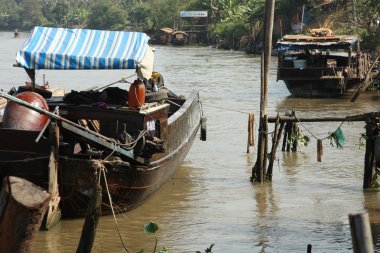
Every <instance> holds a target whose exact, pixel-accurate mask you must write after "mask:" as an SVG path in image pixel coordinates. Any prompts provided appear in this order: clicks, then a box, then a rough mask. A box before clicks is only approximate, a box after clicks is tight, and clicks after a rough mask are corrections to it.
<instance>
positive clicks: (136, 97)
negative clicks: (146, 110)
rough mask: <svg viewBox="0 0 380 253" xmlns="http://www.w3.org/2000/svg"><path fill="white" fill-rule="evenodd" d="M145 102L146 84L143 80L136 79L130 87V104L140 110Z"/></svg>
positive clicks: (132, 107)
mask: <svg viewBox="0 0 380 253" xmlns="http://www.w3.org/2000/svg"><path fill="white" fill-rule="evenodd" d="M144 104H145V85H144V83H143V82H142V81H141V80H135V81H134V82H133V83H132V84H131V87H129V94H128V106H129V108H130V109H134V110H138V109H140V108H141V107H142V106H143V105H144Z"/></svg>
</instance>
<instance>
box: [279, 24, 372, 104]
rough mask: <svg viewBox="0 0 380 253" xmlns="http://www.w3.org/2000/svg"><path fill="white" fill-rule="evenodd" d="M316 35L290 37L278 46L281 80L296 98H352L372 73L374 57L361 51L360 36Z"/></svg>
mask: <svg viewBox="0 0 380 253" xmlns="http://www.w3.org/2000/svg"><path fill="white" fill-rule="evenodd" d="M313 31H314V33H313V34H311V35H286V36H284V37H283V38H282V39H281V40H279V41H278V42H277V50H278V69H277V80H283V81H284V82H285V84H286V87H287V88H288V90H289V92H290V93H291V95H292V96H294V97H306V98H314V97H322V98H324V97H339V96H344V95H348V94H352V93H353V92H354V91H355V90H356V89H357V87H358V85H359V84H360V83H361V82H362V81H363V80H364V79H365V78H366V74H367V72H368V71H370V66H371V59H370V56H369V55H368V54H365V53H363V52H361V51H360V45H359V39H358V37H357V36H353V35H340V36H334V35H333V34H332V32H331V30H328V32H326V29H316V30H313ZM315 31H317V32H315ZM369 74H370V75H372V74H373V75H375V74H376V73H372V72H371V73H369Z"/></svg>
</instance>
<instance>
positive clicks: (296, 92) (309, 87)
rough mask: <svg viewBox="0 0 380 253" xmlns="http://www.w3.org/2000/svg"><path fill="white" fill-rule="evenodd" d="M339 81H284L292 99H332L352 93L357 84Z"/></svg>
mask: <svg viewBox="0 0 380 253" xmlns="http://www.w3.org/2000/svg"><path fill="white" fill-rule="evenodd" d="M342 81H343V80H341V79H325V80H284V82H285V84H286V87H287V88H288V90H289V92H290V93H291V95H292V96H293V97H300V98H333V97H342V96H347V95H350V94H352V93H353V91H354V88H355V87H357V85H358V83H359V82H353V81H352V82H348V83H347V84H343V83H344V82H343V83H342Z"/></svg>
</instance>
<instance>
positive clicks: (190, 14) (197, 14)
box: [179, 11, 207, 18]
mask: <svg viewBox="0 0 380 253" xmlns="http://www.w3.org/2000/svg"><path fill="white" fill-rule="evenodd" d="M179 16H180V17H181V18H207V11H181V12H180V13H179Z"/></svg>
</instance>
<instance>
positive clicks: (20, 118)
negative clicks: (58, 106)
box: [3, 91, 49, 131]
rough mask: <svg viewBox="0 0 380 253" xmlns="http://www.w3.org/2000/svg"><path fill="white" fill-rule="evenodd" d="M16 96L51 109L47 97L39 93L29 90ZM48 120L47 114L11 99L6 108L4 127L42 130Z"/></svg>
mask: <svg viewBox="0 0 380 253" xmlns="http://www.w3.org/2000/svg"><path fill="white" fill-rule="evenodd" d="M16 97H17V98H19V99H21V100H24V101H26V102H29V103H31V104H32V105H34V106H37V107H40V108H42V109H44V110H49V107H48V105H47V103H46V101H45V99H44V98H43V97H42V96H41V95H39V94H37V93H34V92H31V91H27V92H22V93H20V94H18V95H17V96H16ZM47 120H48V117H47V116H45V115H42V114H40V113H38V112H36V111H34V110H31V109H28V108H26V107H24V106H21V105H19V104H16V103H14V102H12V101H9V102H8V103H7V105H6V106H5V109H4V115H3V128H11V129H19V130H30V131H40V130H41V129H42V128H43V127H44V125H45V123H46V122H47Z"/></svg>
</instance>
